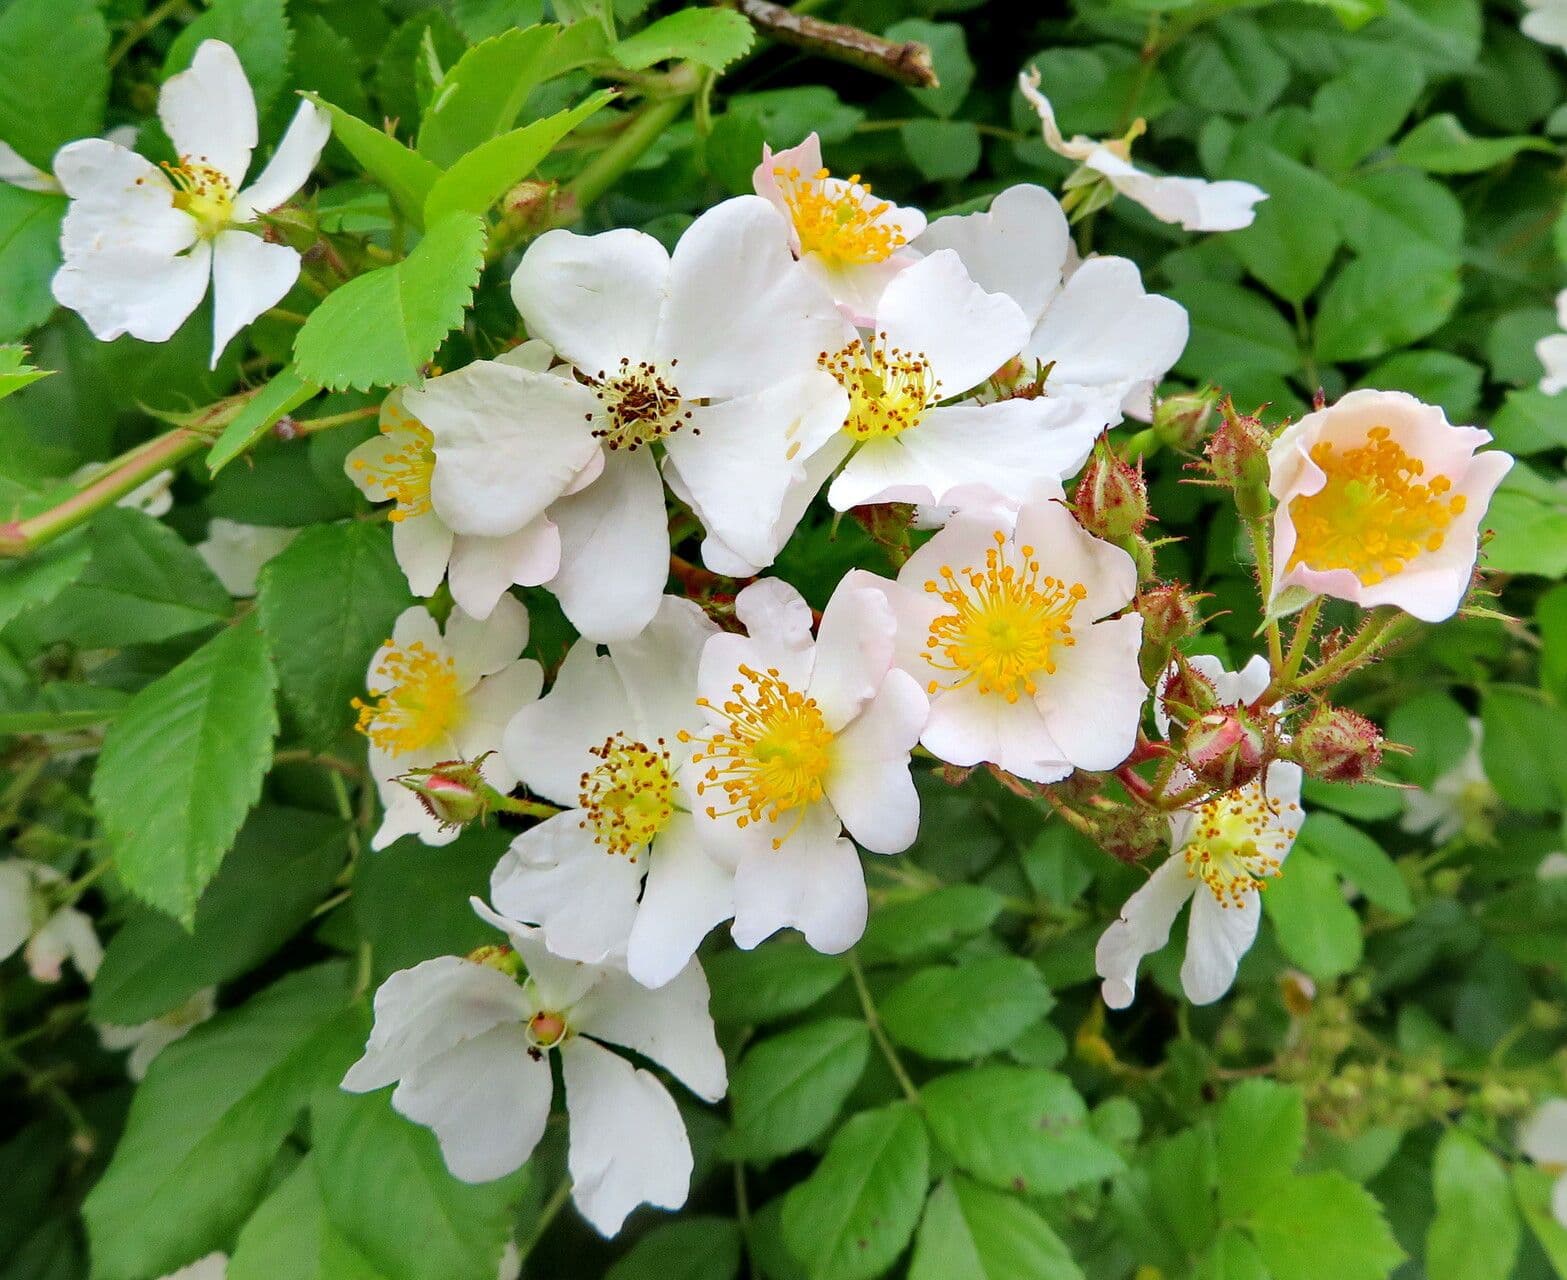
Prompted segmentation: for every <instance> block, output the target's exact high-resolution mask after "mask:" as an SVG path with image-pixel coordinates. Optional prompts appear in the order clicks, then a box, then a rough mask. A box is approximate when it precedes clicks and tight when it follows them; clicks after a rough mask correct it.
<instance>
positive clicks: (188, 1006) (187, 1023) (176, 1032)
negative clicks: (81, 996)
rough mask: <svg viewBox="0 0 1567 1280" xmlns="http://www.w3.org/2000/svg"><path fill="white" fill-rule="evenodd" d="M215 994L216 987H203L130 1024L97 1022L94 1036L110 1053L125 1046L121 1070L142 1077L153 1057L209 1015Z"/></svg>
mask: <svg viewBox="0 0 1567 1280" xmlns="http://www.w3.org/2000/svg"><path fill="white" fill-rule="evenodd" d="M217 994H218V989H217V988H216V987H203V988H202V989H201V990H200V991H198V992H196V993H195V994H194V995H192V996H191V997H190V998H189V999H188V1000H184V1001H182V1002H181V1003H180V1004H178V1005H176V1006H175V1007H174V1008H172V1009H170V1010H169V1011H168V1012H167V1013H164V1014H160V1015H159V1016H158V1017H156V1018H152V1019H150V1020H149V1021H147V1022H140V1023H137V1024H136V1025H135V1026H133V1027H122V1026H116V1025H114V1024H113V1023H109V1022H102V1023H99V1024H98V1039H99V1040H100V1041H101V1042H102V1044H103V1047H104V1048H105V1049H108V1050H109V1051H110V1052H111V1053H117V1052H119V1051H120V1050H122V1049H129V1050H130V1051H131V1052H130V1056H129V1057H127V1058H126V1060H125V1074H126V1075H128V1076H130V1078H131V1079H132V1080H142V1079H145V1078H146V1075H147V1068H148V1067H149V1066H150V1065H151V1064H152V1060H153V1059H154V1058H156V1057H157V1056H158V1055H159V1054H160V1053H162V1052H163V1051H164V1050H165V1049H167V1048H168V1047H169V1046H170V1045H171V1044H173V1043H174V1042H175V1041H176V1040H178V1039H180V1038H181V1037H182V1036H184V1035H186V1034H187V1033H188V1032H189V1031H190V1030H191V1028H193V1027H197V1026H200V1025H201V1024H202V1023H203V1022H205V1021H206V1020H207V1019H208V1018H210V1017H211V1016H212V1015H213V1013H214V1012H215V1011H216V1009H217Z"/></svg>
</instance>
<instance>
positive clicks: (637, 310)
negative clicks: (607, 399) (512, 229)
mask: <svg viewBox="0 0 1567 1280" xmlns="http://www.w3.org/2000/svg"><path fill="white" fill-rule="evenodd" d="M668 277H669V254H668V253H666V252H665V250H664V246H663V245H661V244H659V242H658V241H657V240H655V239H654V238H653V237H652V236H650V235H647V234H645V233H644V232H641V231H631V230H629V229H625V228H621V229H619V230H616V231H605V232H603V233H601V234H599V235H596V236H579V235H577V234H576V233H574V232H571V231H564V230H559V229H557V230H554V231H546V232H545V233H544V234H543V235H542V236H540V237H539V238H538V239H537V240H535V241H534V242H533V243H532V244H531V245H529V246H528V251H527V252H526V253H525V254H523V255H522V263H521V265H519V266H518V268H517V271H516V274H515V275H513V276H512V280H511V296H512V301H513V302H515V303H516V304H517V310H518V311H519V312H520V313H521V314H522V319H523V323H525V324H526V325H527V326H528V333H529V334H530V335H531V336H532V337H535V338H543V339H544V341H546V342H548V343H549V344H550V346H552V347H554V348H555V350H556V351H558V352H559V353H560V355H561V357H562V358H563V359H566V360H568V361H570V362H571V363H572V364H574V365H576V366H577V368H579V369H581V370H582V372H583V373H585V374H587V375H588V376H589V377H602V376H603V375H605V374H612V373H614V371H615V370H616V368H617V367H619V364H620V361H621V360H622V359H629V360H630V361H631V363H633V364H637V363H639V362H640V361H643V360H646V359H648V358H649V357H650V356H651V355H652V354H653V334H654V331H655V329H656V328H657V325H658V309H659V305H660V303H661V302H662V300H663V296H664V290H665V287H666V281H667V280H668Z"/></svg>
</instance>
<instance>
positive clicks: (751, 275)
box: [546, 196, 844, 400]
mask: <svg viewBox="0 0 1567 1280" xmlns="http://www.w3.org/2000/svg"><path fill="white" fill-rule="evenodd" d="M843 332H844V327H843V321H842V319H841V317H840V316H839V315H838V309H837V307H836V306H834V305H833V300H832V297H831V295H830V294H828V293H827V292H826V290H824V289H823V288H822V287H821V286H820V284H819V283H818V282H817V281H815V280H814V279H812V278H811V276H810V274H809V273H808V272H806V271H805V270H804V269H802V268H801V267H800V266H799V264H798V263H796V262H795V261H794V257H793V255H792V254H791V253H790V252H789V230H788V226H787V224H786V223H785V221H784V219H783V217H782V215H781V214H779V213H778V211H777V210H776V209H774V208H773V207H772V206H771V205H770V204H768V203H767V201H766V200H764V199H762V198H761V197H760V196H737V197H735V198H734V199H732V200H725V201H724V202H723V203H721V204H718V205H715V206H714V207H713V208H711V209H709V210H708V211H707V212H706V213H704V214H703V215H702V216H701V217H699V218H698V219H697V220H696V221H695V222H693V223H692V224H691V226H690V227H688V228H687V229H686V232H685V234H684V235H682V236H681V237H680V243H679V244H678V245H676V246H675V252H674V255H673V257H672V258H671V259H670V266H669V297H668V300H667V301H666V302H665V304H664V310H663V314H662V316H661V317H660V320H659V327H658V338H657V348H656V349H657V354H658V356H659V358H660V359H661V360H662V361H671V360H678V361H679V364H678V366H676V367H675V368H674V380H675V385H676V386H678V387H679V388H680V392H681V394H682V395H683V396H685V397H686V398H687V399H688V400H689V399H696V398H699V397H721V396H737V395H744V394H746V393H747V392H751V391H758V390H761V389H762V388H764V387H770V386H773V385H774V384H776V383H779V382H782V381H785V380H786V379H790V378H794V377H797V376H799V375H800V374H802V373H806V372H808V371H810V370H813V369H815V368H816V358H817V356H818V355H819V354H820V353H821V352H823V351H836V350H837V349H838V348H839V347H841V346H842V345H843V341H844V338H843ZM717 334H722V335H723V341H721V342H715V341H714V340H713V339H714V335H717ZM546 336H547V335H546Z"/></svg>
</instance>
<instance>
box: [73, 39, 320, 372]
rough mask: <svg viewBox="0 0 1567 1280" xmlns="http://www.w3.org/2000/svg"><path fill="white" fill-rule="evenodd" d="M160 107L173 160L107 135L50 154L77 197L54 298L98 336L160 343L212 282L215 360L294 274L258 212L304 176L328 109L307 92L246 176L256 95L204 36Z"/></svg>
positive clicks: (292, 258)
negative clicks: (251, 176) (259, 166)
mask: <svg viewBox="0 0 1567 1280" xmlns="http://www.w3.org/2000/svg"><path fill="white" fill-rule="evenodd" d="M158 116H159V119H161V120H162V122H163V127H164V129H165V130H166V131H167V133H168V135H169V138H170V139H171V140H172V141H173V143H174V146H175V149H176V150H177V151H178V153H179V162H178V163H177V164H172V165H171V164H166V165H164V166H163V167H162V168H159V167H158V166H157V165H154V164H153V163H152V162H151V161H149V160H145V159H143V158H142V157H141V156H139V155H137V154H136V153H135V152H134V151H130V150H128V149H127V148H125V147H122V146H120V145H118V144H117V143H114V142H110V141H108V140H107V139H103V138H87V139H84V140H83V141H81V142H73V143H70V144H69V145H67V146H65V147H62V148H61V149H60V151H59V153H58V154H57V155H56V157H55V162H54V168H55V176H56V177H57V178H58V179H59V181H60V184H61V186H62V187H64V189H65V193H66V195H68V196H70V197H71V206H70V209H69V210H68V211H67V213H66V215H65V222H64V224H63V226H62V228H61V234H60V248H61V251H62V252H63V254H64V257H65V263H64V265H63V266H62V267H61V268H60V270H59V272H58V273H57V274H56V275H55V277H54V296H55V298H56V300H58V301H59V303H60V304H61V305H62V306H66V307H70V308H71V309H72V310H73V311H77V312H80V313H81V316H82V318H83V319H84V320H85V321H86V322H87V327H88V328H89V329H91V330H92V331H93V334H94V336H95V337H97V338H99V339H101V340H102V341H105V342H107V341H109V340H110V339H113V338H118V337H119V336H120V335H121V334H124V333H129V334H130V335H132V336H133V337H136V338H140V339H142V340H143V341H145V342H165V341H167V340H168V339H169V338H170V337H172V336H173V334H174V332H175V330H176V329H178V328H179V327H180V325H182V324H184V323H185V320H186V319H187V318H188V317H189V316H190V314H191V312H193V311H194V310H195V309H196V307H197V306H198V305H199V304H200V302H201V300H202V298H204V297H205V296H206V294H207V286H208V284H209V283H210V284H211V286H212V290H213V330H214V332H213V344H212V363H213V365H214V366H216V364H217V362H218V357H219V355H221V354H222V352H223V348H224V347H225V346H227V345H228V342H229V339H231V338H232V337H233V336H234V335H235V334H236V333H238V332H239V331H240V330H241V329H242V328H244V327H245V326H246V325H247V324H249V323H250V322H251V321H252V320H254V319H255V318H256V317H257V316H259V315H260V314H261V313H262V312H263V311H265V310H266V309H267V308H268V307H271V306H274V305H276V304H277V302H278V301H279V300H280V299H281V298H282V297H283V295H284V294H286V293H287V292H288V291H289V289H291V288H292V287H293V285H294V281H295V280H296V279H297V278H298V276H299V254H298V253H296V252H295V251H294V250H293V249H291V248H289V247H288V246H287V245H281V244H271V243H269V242H268V241H266V240H264V239H263V238H262V237H261V236H260V235H258V234H256V228H255V226H254V224H255V222H256V219H257V217H258V216H259V215H260V214H263V213H268V212H270V211H271V210H273V209H276V208H277V207H278V206H279V205H281V204H283V203H284V202H285V201H286V200H288V199H289V198H290V197H291V196H293V194H294V193H295V192H296V191H298V190H299V188H300V187H302V186H303V185H304V183H305V179H306V178H308V177H309V176H310V171H311V170H312V169H313V168H315V163H316V160H317V159H318V158H319V157H320V155H321V149H322V147H324V146H325V145H326V140H327V138H328V136H329V135H330V133H331V121H330V119H329V118H328V117H327V115H326V113H325V112H323V111H321V110H320V109H318V108H317V107H316V106H315V105H314V104H312V103H309V102H304V103H301V104H300V107H299V110H298V112H297V113H296V114H295V116H294V120H293V123H292V124H291V125H290V126H289V128H288V132H287V133H286V134H285V135H284V137H283V141H282V142H281V143H279V144H278V149H277V152H276V154H275V155H274V156H273V157H272V161H271V163H270V164H268V165H267V167H266V169H265V170H263V171H262V173H261V175H260V177H258V178H257V179H256V181H255V182H254V183H252V184H251V185H250V186H248V187H243V186H242V185H241V184H242V183H243V182H244V179H245V174H246V171H247V170H248V169H249V168H250V160H251V153H252V152H253V151H254V150H255V147H256V136H257V135H256V104H255V98H254V96H253V95H252V94H251V91H250V84H249V82H248V81H247V80H246V79H245V72H244V69H243V68H242V67H241V66H240V63H239V58H238V57H237V56H236V55H235V53H234V50H233V49H231V48H230V47H229V46H228V45H226V44H224V43H223V42H222V41H220V40H206V41H203V42H202V44H201V46H200V47H199V48H198V49H197V50H196V56H195V57H194V58H193V59H192V61H191V65H190V67H189V69H187V70H185V71H181V72H180V73H178V74H177V75H173V76H170V77H169V79H168V80H167V81H166V82H165V83H164V86H163V89H162V91H161V92H160V93H159V95H158Z"/></svg>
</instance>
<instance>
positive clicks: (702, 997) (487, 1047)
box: [343, 899, 728, 1236]
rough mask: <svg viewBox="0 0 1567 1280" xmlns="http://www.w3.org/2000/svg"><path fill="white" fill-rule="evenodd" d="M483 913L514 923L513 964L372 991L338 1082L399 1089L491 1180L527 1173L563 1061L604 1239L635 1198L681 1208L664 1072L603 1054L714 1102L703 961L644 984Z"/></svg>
mask: <svg viewBox="0 0 1567 1280" xmlns="http://www.w3.org/2000/svg"><path fill="white" fill-rule="evenodd" d="M474 909H475V910H476V911H478V912H479V914H480V915H481V916H483V917H484V918H485V919H486V920H488V921H489V922H490V923H492V924H494V925H495V926H496V927H497V928H499V929H503V930H505V932H506V933H507V935H508V937H509V940H510V942H511V946H512V948H513V949H514V950H515V955H512V954H508V953H507V952H506V950H505V948H485V949H484V953H476V958H470V959H459V958H458V957H456V956H443V957H441V958H439V959H436V960H427V961H425V962H424V963H423V964H420V965H416V966H414V967H413V968H412V969H403V970H401V971H400V972H398V973H394V974H393V975H392V976H391V977H390V978H388V979H387V980H386V981H385V982H384V983H382V984H381V987H380V990H378V991H377V992H376V994H375V1027H374V1029H373V1030H372V1031H371V1033H370V1041H369V1043H368V1044H367V1045H366V1046H365V1053H364V1056H363V1057H362V1058H360V1060H359V1061H358V1062H356V1063H355V1064H354V1065H353V1066H352V1067H350V1068H349V1070H348V1074H347V1075H346V1076H344V1077H343V1088H345V1089H348V1090H350V1091H352V1092H354V1093H366V1092H369V1091H371V1090H374V1089H381V1088H384V1087H385V1086H387V1085H389V1084H394V1083H395V1084H396V1085H397V1088H396V1090H395V1091H394V1092H393V1093H392V1106H393V1107H394V1108H396V1109H397V1111H399V1112H400V1113H402V1114H403V1115H404V1116H406V1117H408V1119H410V1120H413V1121H415V1122H416V1123H418V1124H422V1125H427V1126H428V1127H429V1128H430V1129H432V1130H433V1131H434V1133H435V1136H436V1138H437V1140H438V1141H439V1142H440V1144H441V1154H442V1155H443V1156H444V1157H445V1159H446V1165H447V1168H449V1169H450V1170H451V1171H452V1173H453V1174H455V1175H456V1176H457V1177H459V1178H461V1179H463V1180H464V1181H465V1182H487V1181H489V1180H490V1179H493V1178H499V1177H502V1176H504V1175H505V1174H508V1173H510V1172H512V1171H513V1170H515V1169H518V1168H520V1167H521V1166H522V1164H523V1162H524V1161H526V1160H527V1159H528V1157H529V1156H530V1155H531V1154H532V1153H533V1149H534V1147H535V1146H536V1145H537V1144H538V1141H539V1138H540V1137H541V1136H543V1133H544V1125H545V1122H546V1121H547V1120H548V1118H549V1112H550V1101H551V1097H552V1095H553V1093H554V1085H553V1082H552V1080H551V1071H550V1061H549V1055H550V1054H552V1053H554V1054H558V1055H559V1058H560V1066H561V1075H562V1077H563V1078H564V1081H565V1085H566V1110H567V1113H568V1116H569V1120H570V1146H569V1153H568V1156H567V1167H568V1168H569V1170H570V1172H571V1178H572V1198H573V1199H574V1200H575V1201H576V1203H577V1207H578V1208H579V1209H580V1210H581V1211H582V1214H583V1216H584V1217H585V1218H587V1220H588V1221H589V1222H591V1223H592V1224H593V1226H594V1227H596V1228H597V1229H598V1230H599V1231H600V1232H602V1233H603V1234H604V1235H606V1236H610V1235H614V1234H615V1232H617V1231H618V1230H620V1226H621V1224H622V1223H623V1222H624V1221H625V1219H626V1215H627V1214H629V1213H630V1212H631V1210H632V1209H634V1208H636V1206H637V1205H639V1204H653V1205H657V1206H659V1207H660V1208H665V1209H677V1208H679V1207H680V1206H681V1205H682V1204H684V1203H685V1199H686V1194H687V1191H688V1188H689V1184H690V1179H691V1169H692V1160H691V1146H690V1142H689V1140H688V1139H687V1137H686V1131H685V1124H684V1123H683V1122H682V1120H681V1118H680V1113H679V1111H678V1110H677V1109H676V1107H675V1102H674V1099H673V1098H671V1097H670V1096H669V1091H668V1090H667V1089H665V1088H664V1086H663V1084H661V1083H660V1082H659V1080H658V1078H657V1077H656V1076H654V1075H653V1074H652V1073H651V1072H650V1071H647V1070H645V1069H642V1068H639V1067H635V1066H633V1065H632V1064H631V1063H630V1062H628V1061H627V1060H626V1059H625V1058H623V1057H621V1056H620V1055H619V1054H618V1053H616V1052H614V1051H613V1050H612V1049H610V1048H609V1047H608V1046H610V1045H614V1046H617V1047H619V1048H624V1049H630V1050H631V1051H633V1052H634V1053H639V1054H642V1055H643V1056H645V1057H647V1058H648V1059H650V1060H651V1061H653V1062H655V1063H657V1064H658V1065H659V1066H661V1067H663V1068H665V1069H666V1070H667V1071H668V1072H669V1073H670V1074H671V1075H673V1076H674V1077H675V1078H676V1079H677V1080H679V1081H680V1082H681V1083H682V1084H684V1085H685V1086H686V1087H687V1088H689V1089H690V1090H691V1091H692V1092H693V1093H695V1094H696V1095H697V1096H698V1097H700V1098H703V1099H705V1100H706V1101H709V1102H715V1101H717V1100H718V1099H719V1098H721V1097H722V1096H723V1095H724V1091H725V1089H726V1088H727V1087H728V1082H727V1076H726V1070H725V1066H724V1055H723V1052H722V1051H721V1050H720V1049H719V1047H718V1042H717V1040H716V1039H715V1037H714V1034H713V1020H712V1017H711V1016H710V1015H709V1013H708V1010H707V1000H708V991H707V979H706V978H705V977H704V976H703V974H702V970H701V968H700V967H699V966H698V965H697V964H696V963H695V962H692V963H691V964H689V965H687V966H686V967H685V968H684V969H683V970H681V972H680V973H679V974H678V975H677V976H676V977H675V978H674V979H673V980H671V981H670V982H669V983H668V984H666V985H665V986H663V987H661V988H660V989H659V990H657V991H649V990H648V989H647V988H645V987H642V986H641V985H639V984H638V983H637V982H636V981H635V980H634V979H632V978H631V976H630V975H629V974H627V973H625V972H624V971H623V970H622V969H620V968H618V967H614V966H612V965H603V966H594V965H585V964H579V963H577V962H575V961H570V960H562V959H560V958H559V957H557V956H555V955H552V954H551V953H550V952H549V950H548V949H547V948H546V947H545V945H544V942H543V939H542V938H541V937H540V936H539V932H538V930H536V929H530V928H526V927H524V926H521V925H517V924H515V923H512V922H511V921H508V920H506V919H505V918H504V917H502V916H499V915H497V914H495V913H494V912H492V911H490V910H489V909H488V908H487V907H485V906H484V904H483V903H481V902H479V901H478V900H477V899H475V900H474ZM481 960H482V961H483V962H481ZM518 961H520V966H521V970H522V972H521V973H519V972H518V963H517V962H518Z"/></svg>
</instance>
